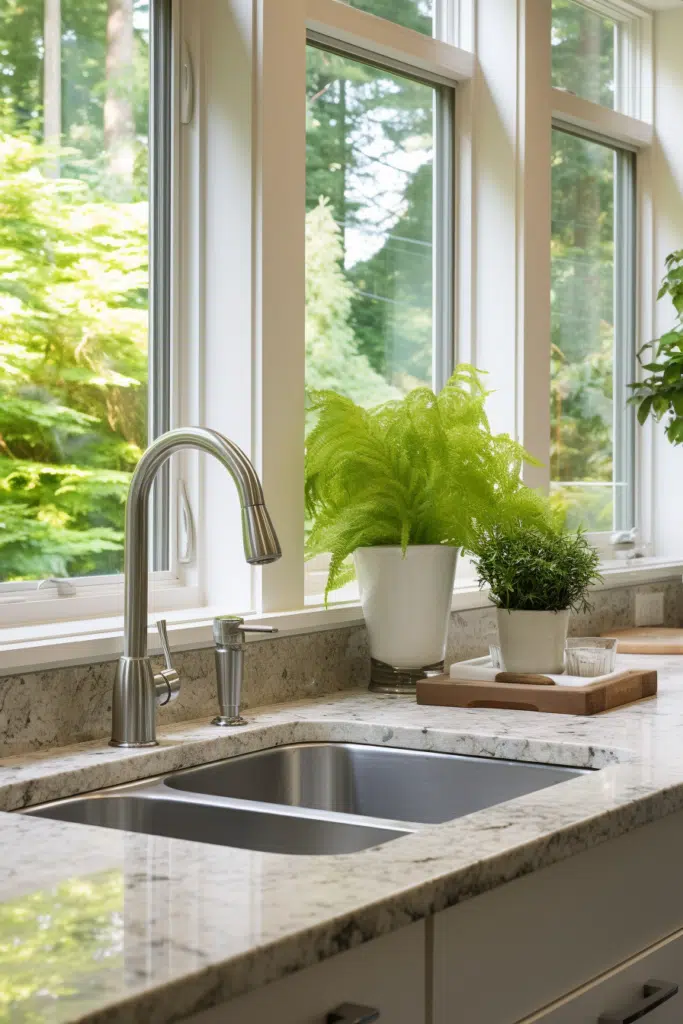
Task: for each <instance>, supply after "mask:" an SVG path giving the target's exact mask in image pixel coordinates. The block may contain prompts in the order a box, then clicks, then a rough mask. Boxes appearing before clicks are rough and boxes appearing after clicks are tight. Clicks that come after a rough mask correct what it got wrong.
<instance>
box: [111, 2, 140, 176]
mask: <svg viewBox="0 0 683 1024" xmlns="http://www.w3.org/2000/svg"><path fill="white" fill-rule="evenodd" d="M132 77H133V0H107V63H106V78H107V94H106V97H105V101H104V146H105V149H106V152H107V159H108V163H109V170H110V172H111V173H112V174H113V175H114V176H115V177H116V178H118V179H119V182H120V184H121V185H122V186H123V187H124V189H128V190H130V188H131V186H132V183H133V164H134V159H135V153H134V147H133V143H134V139H135V125H134V123H133V104H132V101H131V91H132V90H131V85H132Z"/></svg>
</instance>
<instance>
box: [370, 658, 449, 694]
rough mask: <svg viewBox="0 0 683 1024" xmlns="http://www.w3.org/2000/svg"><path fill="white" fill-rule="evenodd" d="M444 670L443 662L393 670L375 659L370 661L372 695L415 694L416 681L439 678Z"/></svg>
mask: <svg viewBox="0 0 683 1024" xmlns="http://www.w3.org/2000/svg"><path fill="white" fill-rule="evenodd" d="M443 670H444V663H443V661H439V662H437V663H436V664H435V665H425V666H423V667H422V668H393V667H392V666H391V665H387V664H385V663H384V662H383V661H377V659H376V658H371V659H370V686H369V687H368V689H369V690H370V691H371V692H372V693H394V694H396V693H408V694H413V695H414V694H415V690H416V685H417V681H418V679H426V678H427V677H428V676H440V675H441V674H442V673H443Z"/></svg>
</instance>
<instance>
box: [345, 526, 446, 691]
mask: <svg viewBox="0 0 683 1024" xmlns="http://www.w3.org/2000/svg"><path fill="white" fill-rule="evenodd" d="M353 557H354V562H355V565H356V575H357V577H358V586H359V589H360V600H361V604H362V606H363V614H364V616H365V622H366V625H367V628H368V636H369V640H370V654H371V656H372V658H373V659H374V661H376V662H382V663H383V664H384V665H385V666H391V668H392V669H399V670H402V671H403V670H405V671H408V672H412V671H413V670H416V671H417V676H416V678H418V677H419V675H420V670H421V669H423V668H425V667H427V666H429V667H433V666H434V665H436V664H439V663H441V662H443V659H444V655H445V653H446V636H447V633H448V619H449V616H450V612H451V601H452V596H453V583H454V577H455V567H456V562H457V559H458V549H457V548H453V547H447V546H446V545H444V544H415V545H410V546H409V547H408V548H407V549H406V552H405V555H404V554H403V552H402V551H401V548H400V547H393V546H386V547H374V548H358V550H357V551H356V552H355V553H354V556H353ZM413 685H414V683H413Z"/></svg>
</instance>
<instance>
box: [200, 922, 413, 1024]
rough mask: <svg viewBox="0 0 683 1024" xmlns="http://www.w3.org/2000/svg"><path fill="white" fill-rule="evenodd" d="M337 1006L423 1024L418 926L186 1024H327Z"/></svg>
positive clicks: (392, 1021) (393, 1022) (393, 1021)
mask: <svg viewBox="0 0 683 1024" xmlns="http://www.w3.org/2000/svg"><path fill="white" fill-rule="evenodd" d="M343 1003H357V1004H360V1005H363V1006H368V1007H374V1008H376V1009H377V1010H379V1014H380V1016H379V1018H378V1024H428V1022H427V1020H426V1017H425V1004H426V991H425V925H424V923H423V922H420V923H418V924H413V925H410V926H409V927H408V928H402V929H401V930H400V931H397V932H393V933H392V934H391V935H387V936H385V937H383V938H381V939H375V940H374V941H373V942H366V943H365V944H364V945H362V946H358V947H356V948H355V949H351V950H348V951H347V952H346V953H340V954H339V955H338V956H334V957H332V958H331V959H329V960H324V961H323V962H322V963H320V964H316V966H315V967H307V968H305V969H304V970H303V971H299V972H298V973H297V974H292V975H290V976H289V977H287V978H283V979H281V980H280V981H275V982H273V983H272V984H271V985H266V986H264V987H263V988H261V989H257V990H256V991H255V992H249V993H248V994H247V995H245V996H240V997H239V998H238V999H233V1000H231V1002H229V1003H224V1004H223V1005H222V1006H217V1007H215V1008H214V1009H211V1010H206V1011H205V1012H204V1013H201V1014H199V1015H197V1016H195V1017H192V1018H189V1022H190V1024H327V1019H328V1014H329V1013H330V1012H331V1011H333V1010H334V1009H336V1007H338V1006H340V1005H341V1004H343Z"/></svg>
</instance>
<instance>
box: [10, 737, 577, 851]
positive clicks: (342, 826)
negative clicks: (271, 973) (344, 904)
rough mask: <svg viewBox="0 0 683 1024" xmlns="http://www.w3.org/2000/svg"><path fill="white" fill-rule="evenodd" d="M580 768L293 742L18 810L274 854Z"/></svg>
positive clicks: (346, 844) (478, 802) (385, 836)
mask: <svg viewBox="0 0 683 1024" xmlns="http://www.w3.org/2000/svg"><path fill="white" fill-rule="evenodd" d="M585 771H586V770H585V769H580V768H564V767H558V766H556V765H543V764H527V763H523V762H518V761H502V760H497V759H491V758H483V757H464V756H461V755H458V754H435V753H427V752H424V751H417V750H401V749H397V748H394V747H377V746H370V745H367V746H366V745H361V744H357V743H298V744H289V745H287V746H282V747H274V748H270V749H268V750H260V751H258V752H256V753H253V754H242V755H240V756H239V757H234V758H230V759H228V760H225V761H220V762H216V763H213V764H208V765H204V766H202V767H200V768H188V769H184V770H182V771H178V772H173V773H171V774H169V775H164V776H159V777H157V778H153V779H146V780H143V781H142V782H133V783H127V784H126V785H123V786H116V787H112V788H111V789H104V790H100V791H98V792H96V793H89V794H86V795H83V796H77V797H71V798H69V799H66V800H58V801H55V802H54V803H51V804H44V805H42V806H40V807H32V808H30V809H27V810H26V811H24V812H23V813H25V814H30V815H35V816H37V817H43V818H54V819H57V820H58V821H72V822H78V823H80V824H83V825H99V826H101V827H103V828H114V829H122V830H124V831H127V832H142V833H145V834H148V835H156V836H168V837H169V838H172V839H189V840H192V841H194V842H199V843H212V844H215V845H219V846H234V847H240V848H242V849H247V850H260V851H263V852H268V853H287V854H333V853H355V852H357V851H359V850H364V849H367V848H368V847H371V846H378V845H380V844H382V843H386V842H388V841H389V840H391V839H398V838H399V837H400V836H404V835H407V834H410V833H411V832H416V831H419V830H420V829H422V828H424V827H425V826H426V825H428V824H436V823H439V822H443V821H450V820H452V819H453V818H458V817H461V816H462V815H464V814H471V813H472V812H473V811H479V810H482V809H483V808H485V807H491V806H493V805H494V804H498V803H502V802H503V801H505V800H511V799H513V798H514V797H517V796H522V795H523V794H525V793H532V792H534V791H536V790H539V789H545V788H546V787H547V786H553V785H556V784H557V783H559V782H565V781H567V780H568V779H571V778H574V777H575V776H578V775H582V774H585Z"/></svg>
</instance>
